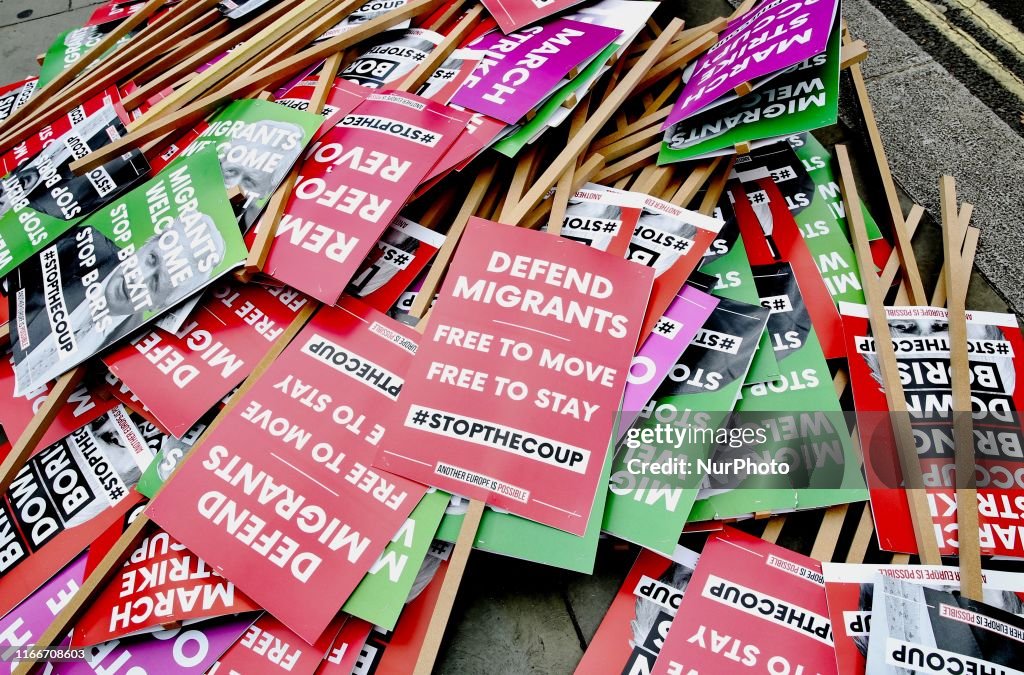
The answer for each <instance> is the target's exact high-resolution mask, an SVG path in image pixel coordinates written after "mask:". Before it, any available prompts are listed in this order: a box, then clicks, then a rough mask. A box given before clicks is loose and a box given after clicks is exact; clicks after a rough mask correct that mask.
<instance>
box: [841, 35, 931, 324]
mask: <svg viewBox="0 0 1024 675" xmlns="http://www.w3.org/2000/svg"><path fill="white" fill-rule="evenodd" d="M849 41H850V38H849V36H847V38H846V42H847V43H849ZM849 72H850V77H851V78H852V79H853V87H854V90H855V92H856V94H857V102H858V103H859V104H860V109H861V114H862V115H863V116H864V126H865V127H866V128H867V132H868V140H869V141H870V144H871V150H872V152H873V153H874V157H875V163H876V164H877V165H878V173H879V175H880V176H881V179H882V189H883V190H884V192H885V199H886V203H887V204H888V206H889V215H890V217H891V220H892V230H893V237H894V239H895V243H896V250H897V251H898V252H899V256H900V265H901V266H902V267H903V275H904V279H906V282H907V284H908V292H909V297H910V302H911V304H914V305H923V304H925V303H926V302H928V296H927V295H925V292H924V284H923V283H922V282H921V273H920V272H919V271H918V267H917V257H916V256H915V254H914V247H913V245H912V244H911V242H910V237H909V236H908V235H907V231H906V223H905V222H904V220H903V209H902V208H901V207H900V199H899V194H898V193H897V192H896V183H895V181H893V178H892V171H891V170H890V169H889V160H888V158H887V157H886V155H885V146H884V144H883V143H882V135H881V134H880V133H879V131H878V124H877V123H876V122H875V111H874V108H872V107H871V99H870V98H869V97H868V89H867V85H865V83H864V74H863V73H862V72H861V68H860V65H859V64H854V65H852V66H850V68H849ZM856 206H858V207H859V204H857V205H856Z"/></svg>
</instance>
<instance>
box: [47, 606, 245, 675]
mask: <svg viewBox="0 0 1024 675" xmlns="http://www.w3.org/2000/svg"><path fill="white" fill-rule="evenodd" d="M254 618H255V616H254V615H253V614H244V615H240V616H239V617H238V618H231V619H227V620H224V621H216V622H214V621H204V622H203V623H199V624H193V625H191V626H187V627H183V628H174V629H172V630H165V631H160V632H159V633H149V634H148V635H146V636H144V637H141V638H139V639H125V640H111V641H110V642H104V643H102V644H98V645H96V646H94V647H86V648H85V651H86V660H85V661H71V662H66V663H51V664H50V665H51V666H52V667H53V670H52V671H51V672H52V673H54V674H55V675H96V674H97V673H102V672H111V673H113V672H117V673H133V674H139V673H141V674H145V673H151V674H155V673H161V674H164V675H166V674H169V673H174V674H175V675H177V674H181V675H202V673H205V672H206V670H207V668H209V667H210V666H212V665H213V663H214V662H215V661H216V660H217V659H218V658H220V655H221V654H223V653H224V651H225V650H227V648H228V647H230V646H231V645H232V644H234V643H235V641H236V640H238V638H240V637H241V636H242V633H244V632H245V631H246V630H247V629H248V628H249V626H250V625H252V622H253V619H254Z"/></svg>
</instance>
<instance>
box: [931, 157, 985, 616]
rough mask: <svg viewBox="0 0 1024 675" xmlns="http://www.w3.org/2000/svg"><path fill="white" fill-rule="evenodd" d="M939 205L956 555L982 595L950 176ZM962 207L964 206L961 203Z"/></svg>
mask: <svg viewBox="0 0 1024 675" xmlns="http://www.w3.org/2000/svg"><path fill="white" fill-rule="evenodd" d="M939 187H940V190H939V200H940V204H941V210H942V249H943V257H944V260H945V271H944V276H945V280H946V290H947V292H948V296H949V299H948V305H949V319H948V322H949V323H948V325H949V369H950V384H951V386H952V390H953V409H952V413H953V457H954V459H955V462H956V523H957V546H958V548H957V556H958V561H959V565H960V592H961V593H962V594H963V595H964V596H965V597H967V598H970V599H972V600H977V601H981V599H982V597H981V542H980V539H979V537H980V533H979V531H978V491H977V486H976V483H975V449H974V422H973V417H972V413H971V383H970V378H971V370H970V368H971V366H970V361H969V357H968V353H967V316H966V314H965V312H966V309H967V307H966V297H967V291H966V288H963V289H962V288H961V286H965V284H964V276H963V275H962V274H960V273H959V272H960V267H961V265H960V255H961V253H960V249H961V245H962V242H963V234H962V231H961V228H960V226H961V224H963V223H962V221H961V218H960V216H959V214H958V213H957V206H956V184H955V183H954V181H953V177H952V176H943V177H942V179H941V180H940V182H939ZM964 210H965V211H966V210H967V209H964Z"/></svg>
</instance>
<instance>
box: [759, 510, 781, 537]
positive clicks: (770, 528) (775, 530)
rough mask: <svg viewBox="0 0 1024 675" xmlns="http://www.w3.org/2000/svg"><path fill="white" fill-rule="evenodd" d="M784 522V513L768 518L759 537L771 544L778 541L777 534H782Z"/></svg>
mask: <svg viewBox="0 0 1024 675" xmlns="http://www.w3.org/2000/svg"><path fill="white" fill-rule="evenodd" d="M785 524H786V516H785V515H781V516H774V517H772V518H770V519H769V520H768V523H767V524H765V526H764V532H762V533H761V538H762V539H764V540H765V541H767V542H768V543H771V544H774V543H776V542H778V541H779V535H780V534H782V526H783V525H785Z"/></svg>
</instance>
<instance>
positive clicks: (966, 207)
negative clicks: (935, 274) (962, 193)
mask: <svg viewBox="0 0 1024 675" xmlns="http://www.w3.org/2000/svg"><path fill="white" fill-rule="evenodd" d="M972 213H974V205H973V204H971V203H969V202H964V203H963V204H962V205H961V207H960V215H959V216H958V217H957V221H956V231H955V232H954V233H953V239H954V241H959V242H965V241H966V239H967V231H968V227H969V226H970V224H971V214H972ZM961 248H962V244H961ZM972 264H973V262H972ZM961 267H962V265H961ZM968 273H970V269H968ZM964 290H965V292H966V289H964ZM945 304H946V264H945V263H943V265H942V269H940V270H939V278H938V279H937V280H936V282H935V288H934V290H932V301H931V305H932V307H942V306H944V305H945Z"/></svg>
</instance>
